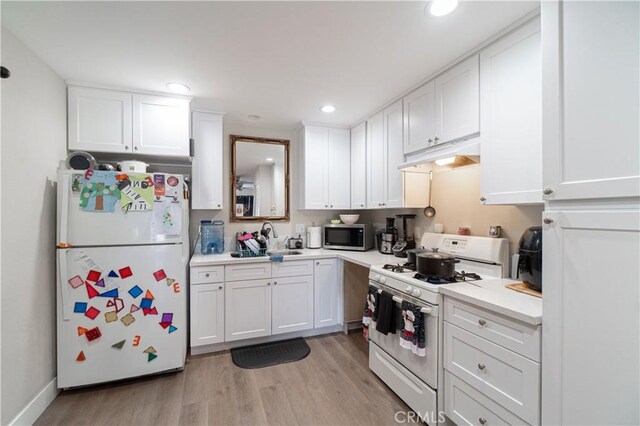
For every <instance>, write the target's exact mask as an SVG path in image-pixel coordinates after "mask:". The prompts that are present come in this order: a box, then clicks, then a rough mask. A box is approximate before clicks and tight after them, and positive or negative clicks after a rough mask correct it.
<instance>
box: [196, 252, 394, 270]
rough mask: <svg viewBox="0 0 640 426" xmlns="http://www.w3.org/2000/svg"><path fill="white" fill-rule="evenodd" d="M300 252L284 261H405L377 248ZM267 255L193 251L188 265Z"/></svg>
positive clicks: (264, 258) (246, 260)
mask: <svg viewBox="0 0 640 426" xmlns="http://www.w3.org/2000/svg"><path fill="white" fill-rule="evenodd" d="M297 251H301V252H302V254H294V255H288V256H284V261H285V262H287V261H290V260H306V259H327V258H338V259H343V260H346V261H347V262H351V263H356V264H358V265H360V266H364V267H365V268H369V267H370V266H371V265H384V264H385V263H400V264H402V263H405V262H406V259H403V258H399V257H395V256H394V255H388V254H382V253H380V252H378V251H377V250H369V251H363V252H361V251H346V250H325V249H302V250H297ZM269 261H270V260H269V256H261V257H231V252H225V253H223V254H202V253H195V254H194V255H193V256H192V257H191V261H190V262H189V265H190V266H208V265H228V264H231V263H256V262H269Z"/></svg>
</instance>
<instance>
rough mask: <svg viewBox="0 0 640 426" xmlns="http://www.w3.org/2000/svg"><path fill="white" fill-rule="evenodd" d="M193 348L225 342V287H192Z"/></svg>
mask: <svg viewBox="0 0 640 426" xmlns="http://www.w3.org/2000/svg"><path fill="white" fill-rule="evenodd" d="M190 310H191V346H192V347H193V346H203V345H211V344H213V343H220V342H224V286H223V284H222V283H217V284H197V285H192V286H191V303H190Z"/></svg>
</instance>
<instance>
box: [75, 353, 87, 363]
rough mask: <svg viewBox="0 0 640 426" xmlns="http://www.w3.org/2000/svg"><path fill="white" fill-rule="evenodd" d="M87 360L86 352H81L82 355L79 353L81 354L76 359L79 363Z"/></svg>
mask: <svg viewBox="0 0 640 426" xmlns="http://www.w3.org/2000/svg"><path fill="white" fill-rule="evenodd" d="M85 359H87V357H86V356H84V352H83V351H80V353H79V354H78V356H77V357H76V361H78V362H82V361H84V360H85Z"/></svg>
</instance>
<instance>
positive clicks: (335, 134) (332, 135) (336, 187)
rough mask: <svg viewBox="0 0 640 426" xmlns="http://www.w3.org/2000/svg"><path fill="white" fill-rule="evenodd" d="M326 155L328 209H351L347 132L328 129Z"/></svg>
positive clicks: (345, 130) (349, 156)
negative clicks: (327, 150)
mask: <svg viewBox="0 0 640 426" xmlns="http://www.w3.org/2000/svg"><path fill="white" fill-rule="evenodd" d="M328 131H329V143H328V149H329V152H328V153H327V158H328V159H329V161H328V162H327V173H328V179H329V182H328V188H327V189H328V192H329V208H330V209H339V210H344V209H349V208H351V196H350V193H351V182H350V180H351V173H350V166H351V143H350V141H349V130H347V129H332V128H329V129H328Z"/></svg>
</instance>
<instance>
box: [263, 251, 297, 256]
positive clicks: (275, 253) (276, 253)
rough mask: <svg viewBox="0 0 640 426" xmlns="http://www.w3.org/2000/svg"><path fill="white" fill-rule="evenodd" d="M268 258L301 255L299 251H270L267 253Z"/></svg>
mask: <svg viewBox="0 0 640 426" xmlns="http://www.w3.org/2000/svg"><path fill="white" fill-rule="evenodd" d="M267 254H268V255H269V256H291V255H294V254H302V252H301V251H300V250H271V251H268V252H267Z"/></svg>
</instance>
